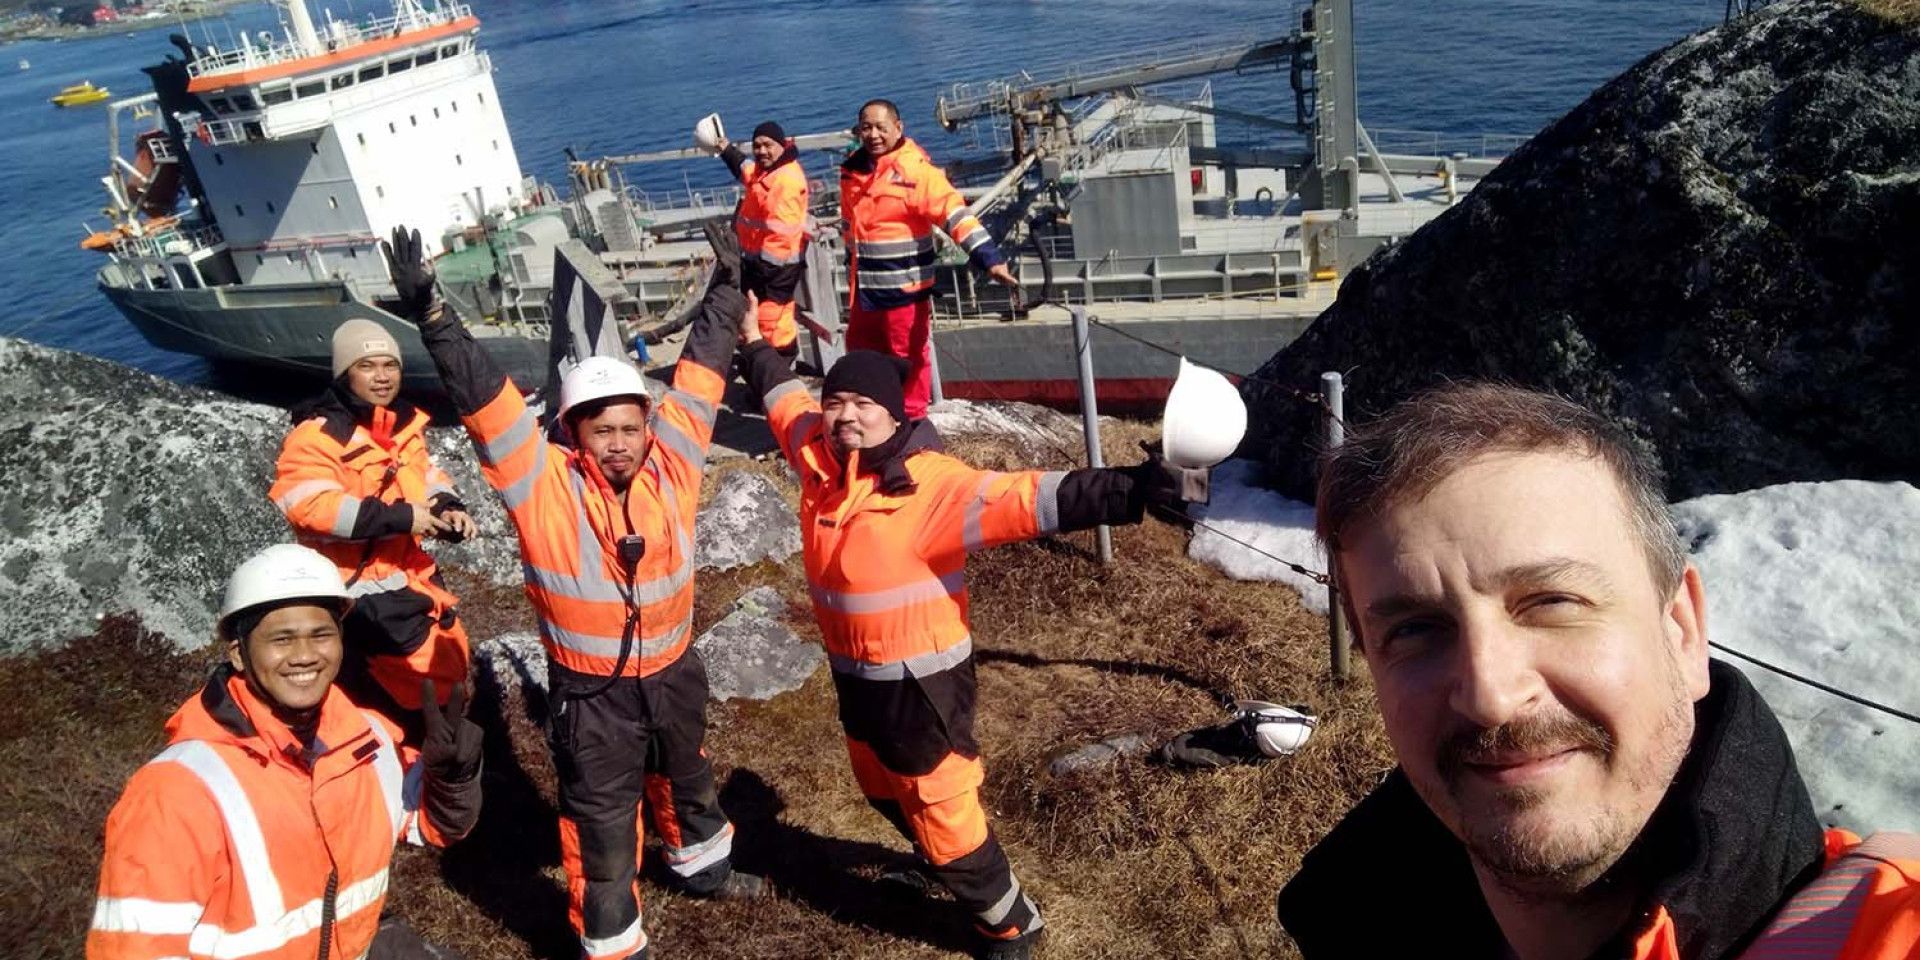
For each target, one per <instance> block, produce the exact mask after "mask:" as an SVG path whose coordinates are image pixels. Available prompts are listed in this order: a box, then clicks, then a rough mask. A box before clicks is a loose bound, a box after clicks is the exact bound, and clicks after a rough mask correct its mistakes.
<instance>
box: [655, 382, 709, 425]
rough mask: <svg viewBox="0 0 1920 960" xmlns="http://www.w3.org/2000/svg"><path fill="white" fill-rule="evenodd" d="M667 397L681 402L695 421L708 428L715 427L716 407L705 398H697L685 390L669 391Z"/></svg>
mask: <svg viewBox="0 0 1920 960" xmlns="http://www.w3.org/2000/svg"><path fill="white" fill-rule="evenodd" d="M667 395H668V396H669V397H672V398H673V399H675V400H678V401H679V402H680V406H681V407H682V408H684V409H685V410H686V411H687V413H688V414H689V415H690V416H692V417H693V418H694V419H695V420H698V421H700V422H701V423H702V424H705V425H706V426H709V427H711V426H713V416H714V407H713V404H711V403H708V402H707V400H706V398H705V397H696V396H694V395H693V394H691V393H688V392H686V391H685V390H669V391H667Z"/></svg>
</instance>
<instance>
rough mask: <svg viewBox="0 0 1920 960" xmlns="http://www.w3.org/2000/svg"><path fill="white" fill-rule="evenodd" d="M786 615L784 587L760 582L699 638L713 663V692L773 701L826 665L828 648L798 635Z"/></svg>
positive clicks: (704, 656) (696, 645)
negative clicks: (822, 665)
mask: <svg viewBox="0 0 1920 960" xmlns="http://www.w3.org/2000/svg"><path fill="white" fill-rule="evenodd" d="M786 615H787V602H786V601H785V600H784V599H782V598H781V596H780V591H778V590H775V589H773V588H772V587H755V588H753V589H752V590H749V591H747V592H746V593H745V594H744V595H743V596H741V597H740V599H738V600H736V601H734V603H733V612H731V613H729V614H727V615H726V616H725V617H723V618H721V620H720V622H719V623H716V624H714V625H713V628H712V629H710V630H708V631H707V632H706V633H703V634H701V635H700V637H699V639H697V640H695V641H694V642H693V649H694V652H696V653H698V654H699V655H700V659H701V661H702V662H703V663H704V664H705V665H706V668H707V691H708V696H710V697H712V698H713V699H715V700H732V699H735V698H742V699H747V700H770V699H772V698H773V697H776V696H778V695H780V694H782V693H785V692H787V691H788V690H795V689H798V688H799V687H800V685H801V684H803V683H805V682H807V678H808V677H810V676H812V675H813V672H814V671H815V670H818V669H820V665H821V664H822V663H825V662H826V660H827V654H826V651H824V650H822V649H821V648H820V645H819V644H817V643H809V642H807V641H805V640H802V639H800V638H799V637H798V636H795V635H794V632H793V631H792V630H790V629H788V628H787V625H786V623H785V622H784V621H785V619H786Z"/></svg>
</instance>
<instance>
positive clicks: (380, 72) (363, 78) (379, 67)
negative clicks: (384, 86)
mask: <svg viewBox="0 0 1920 960" xmlns="http://www.w3.org/2000/svg"><path fill="white" fill-rule="evenodd" d="M386 73H387V65H386V64H384V63H373V64H368V65H367V66H364V67H361V68H360V82H361V83H366V82H367V81H368V80H378V79H380V78H381V77H383V76H386Z"/></svg>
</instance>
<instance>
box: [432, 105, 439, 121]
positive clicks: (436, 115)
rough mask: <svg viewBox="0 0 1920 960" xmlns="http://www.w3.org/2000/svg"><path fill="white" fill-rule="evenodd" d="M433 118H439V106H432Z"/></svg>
mask: <svg viewBox="0 0 1920 960" xmlns="http://www.w3.org/2000/svg"><path fill="white" fill-rule="evenodd" d="M433 118H434V119H435V120H438V119H440V108H439V107H434V108H433Z"/></svg>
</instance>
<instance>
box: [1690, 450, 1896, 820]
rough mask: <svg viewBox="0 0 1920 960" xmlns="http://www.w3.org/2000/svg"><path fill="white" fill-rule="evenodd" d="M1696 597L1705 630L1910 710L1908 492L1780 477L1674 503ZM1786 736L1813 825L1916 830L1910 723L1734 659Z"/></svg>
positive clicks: (1822, 679) (1778, 662)
mask: <svg viewBox="0 0 1920 960" xmlns="http://www.w3.org/2000/svg"><path fill="white" fill-rule="evenodd" d="M1674 515H1675V521H1676V522H1677V523H1678V525H1679V529H1680V534H1681V538H1682V540H1683V541H1684V542H1686V543H1688V544H1690V545H1691V550H1692V552H1693V561H1694V563H1695V564H1696V565H1697V566H1698V567H1699V568H1700V575H1701V579H1702V581H1703V582H1704V583H1705V585H1706V594H1707V635H1708V636H1709V637H1710V638H1711V639H1712V640H1714V641H1715V642H1718V643H1722V644H1725V645H1726V646H1727V647H1729V648H1731V649H1734V650H1738V651H1740V652H1741V653H1745V654H1749V655H1752V656H1754V657H1758V658H1760V659H1762V660H1765V661H1767V662H1769V663H1772V664H1776V665H1778V666H1780V667H1783V668H1785V669H1787V670H1791V671H1793V672H1795V673H1798V674H1800V675H1801V676H1805V677H1810V678H1812V679H1815V680H1818V681H1820V682H1822V683H1825V684H1828V685H1830V686H1834V687H1838V688H1840V689H1842V690H1846V691H1848V692H1850V693H1853V694H1855V695H1858V696H1862V697H1866V698H1868V699H1870V700H1874V701H1876V702H1879V703H1882V704H1885V705H1887V706H1890V707H1894V708H1896V709H1899V710H1904V711H1906V712H1908V713H1920V657H1916V656H1915V655H1914V654H1915V638H1916V636H1920V593H1916V592H1915V590H1914V585H1915V584H1916V583H1920V490H1915V489H1914V488H1913V487H1912V486H1910V485H1908V484H1905V483H1867V482H1863V481H1858V480H1836V481H1832V482H1828V483H1789V484H1781V485H1779V486H1774V487H1765V488H1762V489H1759V490H1751V491H1748V492H1746V493H1737V494H1722V495H1716V496H1709V497H1700V498H1698V499H1695V500H1688V501H1686V502H1685V503H1681V504H1677V505H1675V507H1674ZM1715 655H1716V656H1718V657H1720V658H1721V659H1723V660H1726V661H1728V662H1729V663H1732V664H1733V665H1734V666H1736V667H1739V668H1740V669H1741V671H1742V672H1744V673H1745V674H1746V675H1747V676H1748V678H1750V679H1751V680H1752V681H1753V685H1754V686H1755V687H1757V688H1758V689H1759V690H1760V693H1761V695H1762V696H1764V697H1766V699H1767V702H1768V703H1769V704H1771V705H1772V706H1773V709H1774V712H1775V713H1776V714H1778V715H1779V717H1780V722H1781V724H1782V725H1783V726H1785V727H1786V730H1787V737H1788V739H1790V740H1792V741H1793V751H1794V756H1795V757H1796V758H1797V759H1798V760H1799V763H1800V773H1801V775H1802V776H1804V777H1805V778H1806V781H1807V788H1808V789H1809V790H1810V791H1811V792H1812V793H1813V801H1814V810H1815V811H1816V812H1817V813H1818V814H1819V816H1820V818H1821V820H1822V821H1824V822H1826V823H1829V824H1832V825H1836V826H1843V827H1847V828H1848V829H1851V830H1856V831H1863V832H1871V831H1873V830H1916V829H1920V803H1917V802H1916V798H1920V724H1914V723H1911V722H1908V721H1905V720H1901V719H1899V718H1897V717H1892V716H1888V715H1887V714H1884V713H1880V712H1878V711H1875V710H1871V709H1868V708H1867V707H1863V706H1859V705H1857V704H1854V703H1850V702H1848V701H1846V700H1842V699H1840V698H1838V697H1835V696H1833V695H1831V694H1828V693H1824V692H1822V691H1819V690H1816V689H1813V688H1811V687H1808V686H1806V685H1804V684H1801V683H1798V682H1796V681H1793V680H1789V679H1787V678H1785V677H1782V676H1779V675H1778V674H1775V673H1773V672H1771V671H1768V670H1765V669H1762V668H1760V667H1757V666H1754V665H1753V664H1750V663H1747V662H1746V661H1744V660H1741V659H1739V658H1737V657H1728V656H1726V655H1725V654H1722V653H1718V652H1716V654H1715Z"/></svg>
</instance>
